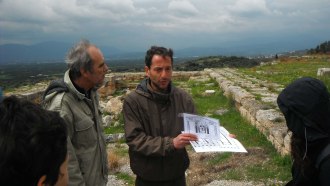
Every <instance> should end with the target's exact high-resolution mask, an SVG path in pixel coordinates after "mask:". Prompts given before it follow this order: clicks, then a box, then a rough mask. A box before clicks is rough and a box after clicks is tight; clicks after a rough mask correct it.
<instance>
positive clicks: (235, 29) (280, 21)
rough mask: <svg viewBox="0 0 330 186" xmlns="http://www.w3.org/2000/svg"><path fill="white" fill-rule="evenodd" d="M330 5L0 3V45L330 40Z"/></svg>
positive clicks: (307, 43) (270, 0)
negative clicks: (53, 42)
mask: <svg viewBox="0 0 330 186" xmlns="http://www.w3.org/2000/svg"><path fill="white" fill-rule="evenodd" d="M329 7H330V1H329V0H314V1H312V0H0V44H7V43H20V44H36V43H40V42H43V41H60V42H70V43H72V42H76V41H78V40H79V39H80V38H87V39H89V40H91V42H93V43H95V44H97V45H106V46H114V47H117V48H119V49H122V50H132V51H144V50H145V49H146V48H148V47H149V46H150V45H154V44H157V45H164V46H166V47H171V48H174V49H181V48H188V47H227V46H230V47H231V46H256V45H260V44H261V45H266V46H267V45H268V44H281V45H282V46H285V47H288V48H290V47H291V48H296V49H305V48H311V47H315V46H316V45H317V44H319V43H321V42H324V41H327V40H330V21H329V17H330V11H329Z"/></svg>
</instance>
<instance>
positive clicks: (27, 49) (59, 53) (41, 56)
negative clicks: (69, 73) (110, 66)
mask: <svg viewBox="0 0 330 186" xmlns="http://www.w3.org/2000/svg"><path fill="white" fill-rule="evenodd" d="M72 45H73V44H72V43H63V42H56V41H49V42H43V43H38V44H35V45H21V44H5V45H0V64H4V63H30V62H54V61H63V60H64V58H65V55H66V53H67V51H68V50H69V49H70V48H71V47H72ZM100 48H101V50H102V51H106V52H111V53H120V52H121V51H120V50H119V49H117V48H114V47H109V46H100ZM105 55H106V54H105Z"/></svg>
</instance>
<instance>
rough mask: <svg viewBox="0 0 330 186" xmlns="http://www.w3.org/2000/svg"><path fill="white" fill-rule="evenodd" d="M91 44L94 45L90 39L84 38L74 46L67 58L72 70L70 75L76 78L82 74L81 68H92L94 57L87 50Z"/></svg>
mask: <svg viewBox="0 0 330 186" xmlns="http://www.w3.org/2000/svg"><path fill="white" fill-rule="evenodd" d="M90 46H94V45H93V44H91V43H90V42H89V41H88V40H86V39H82V40H80V42H79V43H77V44H76V45H75V46H73V47H72V48H71V49H70V50H69V52H68V54H67V56H66V59H65V62H66V64H67V65H68V68H69V70H70V77H71V78H72V79H73V80H75V79H77V78H79V77H80V76H81V73H80V69H81V68H83V69H85V70H87V71H90V72H91V70H92V59H91V57H90V55H89V54H88V52H87V49H88V48H89V47H90Z"/></svg>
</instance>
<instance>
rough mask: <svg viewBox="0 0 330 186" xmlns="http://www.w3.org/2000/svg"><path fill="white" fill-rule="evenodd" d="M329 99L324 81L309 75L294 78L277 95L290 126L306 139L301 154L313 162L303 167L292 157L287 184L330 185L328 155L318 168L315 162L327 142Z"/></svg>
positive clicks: (329, 112)
mask: <svg viewBox="0 0 330 186" xmlns="http://www.w3.org/2000/svg"><path fill="white" fill-rule="evenodd" d="M329 99H330V95H329V93H328V91H327V88H326V87H325V85H324V84H323V82H322V81H320V80H318V79H314V78H310V77H304V78H300V79H298V80H296V81H294V82H293V83H291V84H290V85H288V86H287V87H286V88H285V89H284V90H283V91H282V92H281V93H280V95H279V96H278V99H277V103H278V106H279V108H280V110H281V111H282V112H283V114H284V116H285V119H286V123H287V126H288V128H289V130H290V131H292V133H293V134H294V135H295V136H296V137H297V138H299V139H301V140H302V141H304V142H306V143H305V144H304V145H303V146H304V147H303V149H305V152H304V154H301V157H304V156H306V158H308V159H309V160H310V161H311V165H314V166H312V167H309V168H308V169H305V168H302V166H301V165H298V163H296V162H295V161H294V163H293V166H292V180H291V181H290V182H289V183H288V185H313V186H314V185H330V157H329V156H328V157H326V158H325V159H324V160H323V161H322V162H321V164H320V166H319V167H318V168H317V167H316V166H315V165H316V160H317V158H318V156H319V155H320V154H321V152H322V150H323V149H324V148H325V146H327V145H328V144H329V143H330V135H329V134H330V100H329ZM306 147H307V149H306Z"/></svg>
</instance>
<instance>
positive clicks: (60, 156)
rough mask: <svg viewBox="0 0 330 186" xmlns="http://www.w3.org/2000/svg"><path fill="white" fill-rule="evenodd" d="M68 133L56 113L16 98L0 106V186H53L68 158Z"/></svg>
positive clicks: (9, 99)
mask: <svg viewBox="0 0 330 186" xmlns="http://www.w3.org/2000/svg"><path fill="white" fill-rule="evenodd" d="M66 145H67V130H66V126H65V122H64V120H63V119H62V118H61V117H60V116H59V114H58V113H57V112H53V111H47V110H44V109H42V108H41V106H39V105H36V104H34V103H32V102H29V101H27V100H23V99H19V98H17V97H15V96H10V97H7V98H4V99H3V101H2V102H1V103H0V185H28V186H29V185H31V186H32V185H33V186H35V185H37V183H38V181H39V179H40V178H41V177H42V176H43V175H46V180H45V181H44V184H46V185H54V184H55V183H56V182H57V180H58V178H59V174H62V173H60V166H61V164H62V163H63V162H64V161H65V159H66V156H67V146H66Z"/></svg>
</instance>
